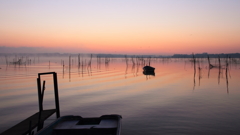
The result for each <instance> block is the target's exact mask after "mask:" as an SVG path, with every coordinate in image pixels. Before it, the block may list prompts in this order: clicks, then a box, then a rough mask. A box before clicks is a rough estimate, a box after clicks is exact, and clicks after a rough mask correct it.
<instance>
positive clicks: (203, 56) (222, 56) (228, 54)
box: [172, 53, 240, 58]
mask: <svg viewBox="0 0 240 135" xmlns="http://www.w3.org/2000/svg"><path fill="white" fill-rule="evenodd" d="M194 56H195V58H207V57H208V56H209V57H210V58H218V57H220V58H226V57H231V58H240V53H226V54H224V53H221V54H208V53H201V54H194ZM192 57H193V54H174V55H173V56H172V58H192Z"/></svg>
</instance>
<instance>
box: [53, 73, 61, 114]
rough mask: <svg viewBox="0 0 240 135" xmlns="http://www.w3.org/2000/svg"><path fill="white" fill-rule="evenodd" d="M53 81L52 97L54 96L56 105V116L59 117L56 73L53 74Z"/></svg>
mask: <svg viewBox="0 0 240 135" xmlns="http://www.w3.org/2000/svg"><path fill="white" fill-rule="evenodd" d="M53 81H54V95H55V105H56V116H57V118H59V117H60V108H59V99H58V82H57V73H56V72H54V73H53Z"/></svg>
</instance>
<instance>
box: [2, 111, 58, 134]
mask: <svg viewBox="0 0 240 135" xmlns="http://www.w3.org/2000/svg"><path fill="white" fill-rule="evenodd" d="M55 112H56V109H51V110H43V111H42V112H41V121H42V122H43V121H44V120H46V119H47V118H48V117H50V116H51V115H52V114H54V113H55ZM38 119H39V112H37V113H35V114H33V115H32V116H30V117H28V118H27V119H25V120H23V121H22V122H20V123H18V124H17V125H15V126H13V127H11V128H10V129H8V130H6V131H4V132H3V133H1V135H25V134H27V133H28V132H29V124H30V121H31V130H33V129H34V128H36V127H37V126H38Z"/></svg>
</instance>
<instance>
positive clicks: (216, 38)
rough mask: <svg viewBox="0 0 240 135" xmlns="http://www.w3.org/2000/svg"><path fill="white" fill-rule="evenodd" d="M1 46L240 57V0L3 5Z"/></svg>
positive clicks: (14, 1) (53, 0) (64, 0)
mask: <svg viewBox="0 0 240 135" xmlns="http://www.w3.org/2000/svg"><path fill="white" fill-rule="evenodd" d="M0 47H1V48H8V51H9V52H11V49H12V51H13V52H18V50H20V49H19V48H21V52H24V50H23V49H22V48H25V51H26V52H44V51H46V52H60V53H64V52H65V53H113V54H114V53H115V54H160V55H169V54H191V53H203V52H208V53H239V51H240V0H70V1H69V0H41V1H35V0H21V1H20V0H0ZM3 50H4V49H2V51H1V50H0V53H2V52H4V51H3ZM5 50H6V49H5ZM29 50H30V51H29Z"/></svg>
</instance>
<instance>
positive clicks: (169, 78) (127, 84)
mask: <svg viewBox="0 0 240 135" xmlns="http://www.w3.org/2000/svg"><path fill="white" fill-rule="evenodd" d="M71 59H72V60H71V68H70V69H69V61H68V57H59V58H56V57H40V58H34V59H33V58H32V60H31V64H27V65H26V66H25V65H21V66H18V65H16V66H14V65H8V66H7V65H6V62H5V57H1V59H0V68H1V69H0V119H1V121H0V133H1V132H3V131H4V130H6V129H8V128H10V127H12V126H13V125H15V124H17V123H18V122H20V121H22V120H23V119H25V118H27V117H29V116H30V115H32V114H34V113H36V112H37V111H38V96H37V82H36V78H37V75H38V73H41V72H57V75H58V88H59V100H60V113H61V116H64V115H80V116H82V117H99V116H101V115H104V114H120V115H122V117H123V119H122V135H159V134H167V135H172V134H178V135H180V134H183V135H188V134H189V135H190V134H194V135H196V134H200V135H201V134H204V135H205V134H210V135H226V134H228V135H234V134H240V128H239V127H240V115H239V114H240V81H239V80H240V64H236V63H233V62H229V67H228V69H227V70H226V68H225V66H224V65H225V60H222V61H221V64H222V65H223V66H222V67H221V68H212V69H209V67H208V62H207V59H198V60H199V62H197V64H196V70H195V72H194V65H193V63H192V62H190V60H189V59H161V58H159V59H153V58H152V59H151V66H153V67H155V68H156V69H155V76H151V75H147V76H146V75H144V74H143V70H142V67H143V65H141V64H142V63H140V64H137V61H136V59H133V60H134V62H135V65H134V64H132V59H130V58H128V59H129V61H128V63H129V64H128V65H127V64H126V61H125V59H124V58H111V59H110V62H109V63H108V64H105V58H101V63H99V60H97V58H96V57H94V58H93V59H92V63H91V67H88V68H87V67H86V66H85V63H86V64H88V62H89V60H90V58H89V57H82V60H81V63H84V65H83V66H82V65H81V66H80V67H78V64H77V60H78V59H77V57H72V58H71ZM8 60H9V61H10V60H11V61H12V58H9V59H8ZM145 60H146V62H147V58H145ZM49 61H50V64H49ZM63 61H64V62H65V66H64V68H63V66H62V64H63ZM97 61H98V62H97ZM236 61H237V63H239V59H237V60H236ZM236 61H235V62H236ZM211 63H212V64H213V65H218V60H217V59H211ZM199 67H200V68H199ZM42 80H46V91H45V95H44V105H43V107H44V109H52V108H54V105H55V104H54V92H53V84H52V78H51V76H48V75H46V76H45V77H43V78H42ZM54 119H55V115H53V116H51V117H50V119H49V120H47V121H46V122H45V124H48V123H51V122H52V121H53V120H54Z"/></svg>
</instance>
